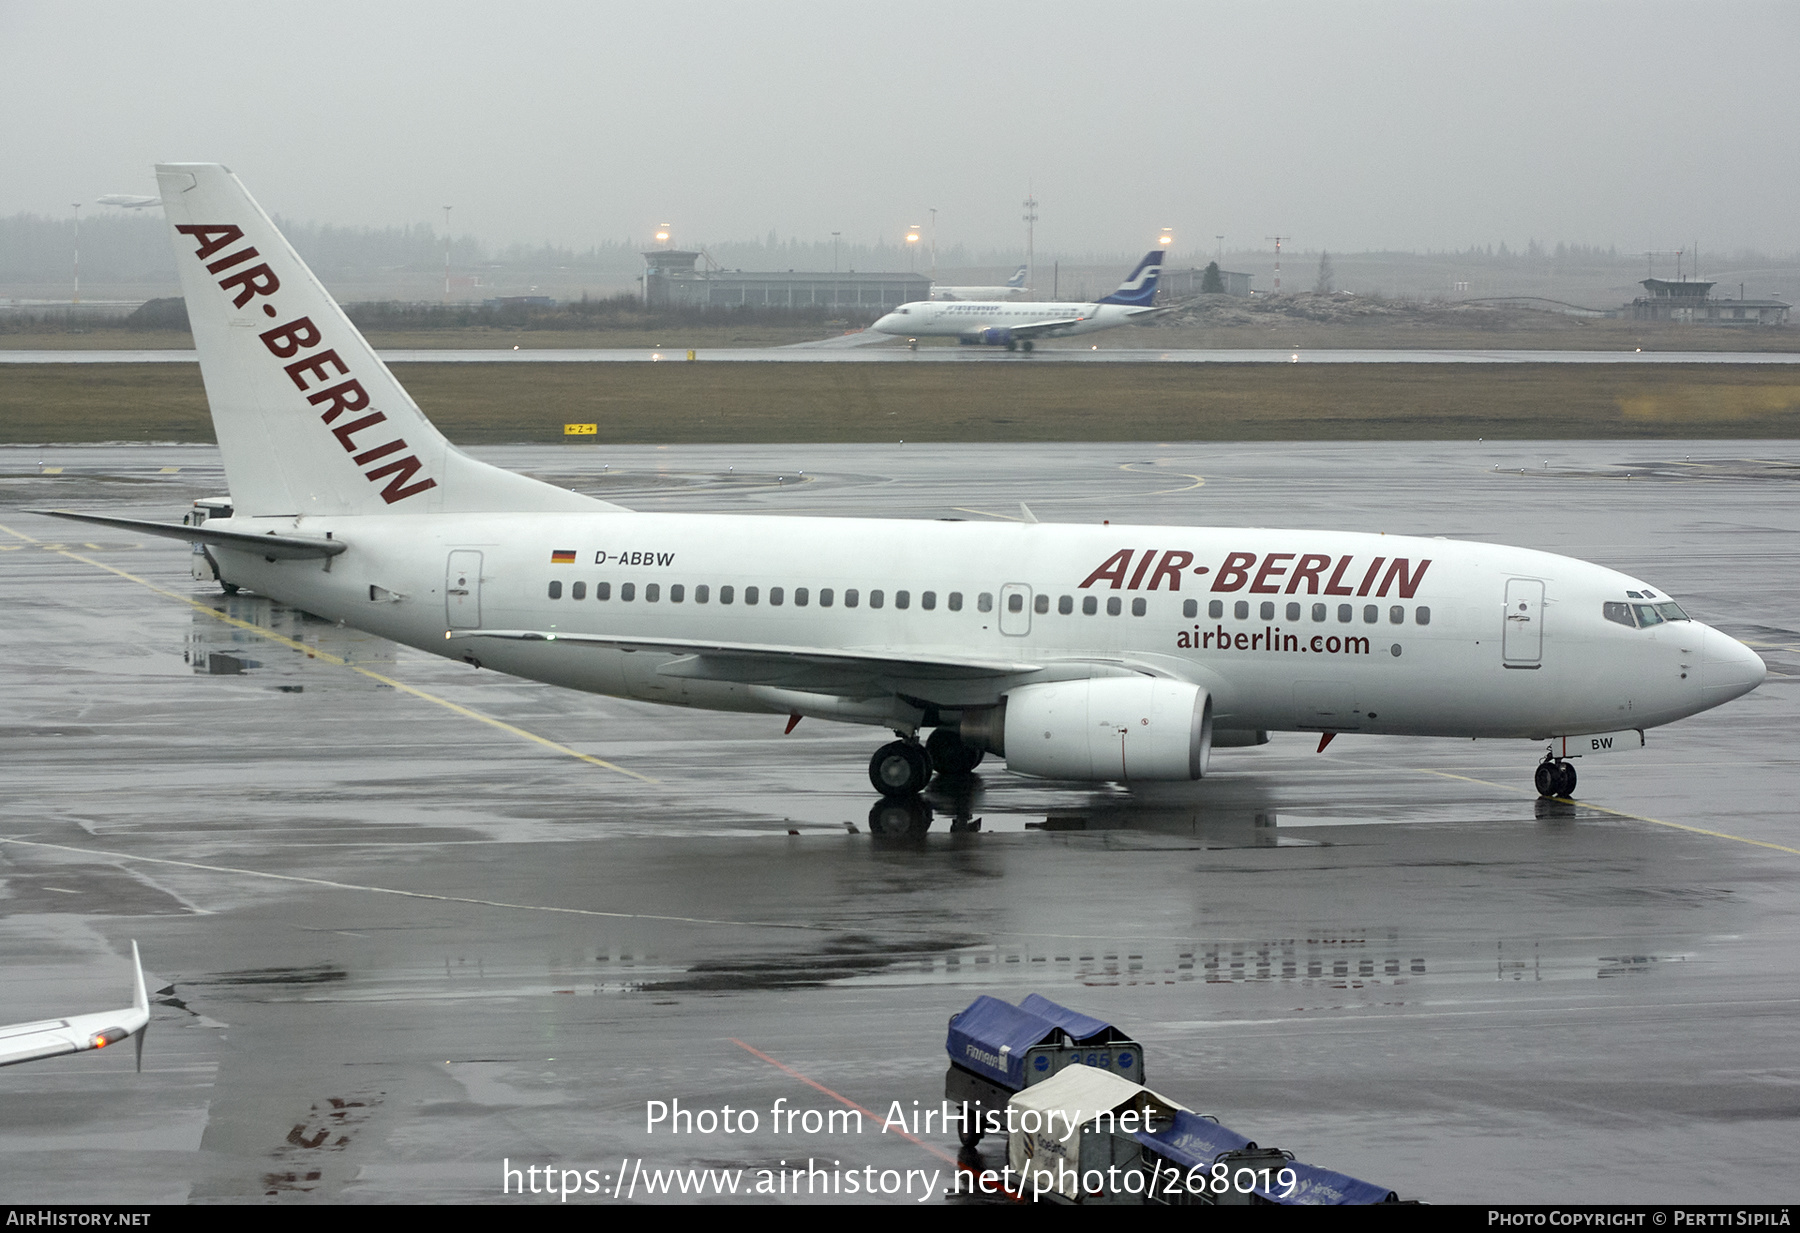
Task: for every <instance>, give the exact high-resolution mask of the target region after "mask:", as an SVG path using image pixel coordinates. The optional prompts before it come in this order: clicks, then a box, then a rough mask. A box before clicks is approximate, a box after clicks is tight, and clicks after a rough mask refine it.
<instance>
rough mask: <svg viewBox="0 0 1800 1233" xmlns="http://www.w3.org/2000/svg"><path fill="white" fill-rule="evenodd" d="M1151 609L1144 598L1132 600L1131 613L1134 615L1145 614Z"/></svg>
mask: <svg viewBox="0 0 1800 1233" xmlns="http://www.w3.org/2000/svg"><path fill="white" fill-rule="evenodd" d="M1149 610H1150V605H1149V604H1147V603H1145V602H1144V601H1143V600H1142V599H1134V600H1132V601H1131V615H1132V616H1143V615H1144V613H1146V612H1148V611H1149Z"/></svg>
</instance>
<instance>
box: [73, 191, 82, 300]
mask: <svg viewBox="0 0 1800 1233" xmlns="http://www.w3.org/2000/svg"><path fill="white" fill-rule="evenodd" d="M73 204H74V207H75V301H74V302H75V303H77V304H79V303H81V203H80V202H79V201H77V202H74V203H73Z"/></svg>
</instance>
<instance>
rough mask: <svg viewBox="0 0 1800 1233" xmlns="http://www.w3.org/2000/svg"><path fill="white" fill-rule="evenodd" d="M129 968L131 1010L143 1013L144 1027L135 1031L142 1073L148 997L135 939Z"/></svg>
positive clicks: (147, 1028)
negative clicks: (131, 981) (130, 974)
mask: <svg viewBox="0 0 1800 1233" xmlns="http://www.w3.org/2000/svg"><path fill="white" fill-rule="evenodd" d="M131 966H132V968H133V970H134V972H135V977H134V979H135V982H136V983H135V984H134V985H133V987H132V990H131V1008H132V1009H133V1010H136V1011H141V1012H143V1015H144V1025H143V1026H142V1027H140V1028H139V1029H138V1030H137V1041H136V1047H137V1072H138V1073H139V1074H140V1075H141V1074H143V1073H144V1036H145V1035H146V1034H147V1033H148V1032H149V1031H150V995H149V994H148V993H146V992H145V991H144V961H143V959H141V958H140V957H139V956H138V944H137V939H136V938H133V939H131Z"/></svg>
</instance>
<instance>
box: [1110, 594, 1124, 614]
mask: <svg viewBox="0 0 1800 1233" xmlns="http://www.w3.org/2000/svg"><path fill="white" fill-rule="evenodd" d="M1120 606H1121V605H1120V604H1119V597H1118V596H1117V595H1108V596H1107V597H1106V615H1107V616H1118V615H1119V608H1120Z"/></svg>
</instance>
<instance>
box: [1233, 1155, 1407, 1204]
mask: <svg viewBox="0 0 1800 1233" xmlns="http://www.w3.org/2000/svg"><path fill="white" fill-rule="evenodd" d="M1288 1168H1290V1169H1292V1170H1293V1171H1294V1174H1295V1178H1296V1180H1295V1182H1294V1193H1292V1194H1290V1195H1288V1196H1287V1197H1286V1198H1285V1199H1284V1198H1282V1197H1281V1196H1282V1191H1284V1190H1285V1189H1287V1188H1286V1187H1285V1186H1277V1187H1275V1188H1274V1189H1273V1190H1268V1191H1264V1190H1258V1191H1257V1193H1258V1194H1261V1195H1262V1196H1263V1197H1264V1198H1267V1199H1271V1200H1273V1201H1274V1202H1276V1203H1287V1204H1302V1205H1311V1206H1319V1207H1325V1206H1330V1205H1333V1204H1339V1203H1384V1202H1386V1201H1387V1200H1389V1199H1391V1198H1393V1197H1394V1192H1393V1191H1391V1190H1389V1189H1388V1188H1387V1187H1385V1186H1376V1185H1374V1184H1372V1183H1370V1182H1364V1181H1358V1180H1357V1179H1356V1178H1354V1177H1350V1176H1347V1175H1346V1174H1343V1173H1333V1172H1332V1171H1331V1170H1330V1169H1321V1168H1319V1167H1318V1166H1317V1165H1309V1164H1301V1163H1300V1162H1299V1161H1297V1160H1296V1161H1295V1162H1294V1163H1293V1164H1290V1165H1289V1166H1288Z"/></svg>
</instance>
